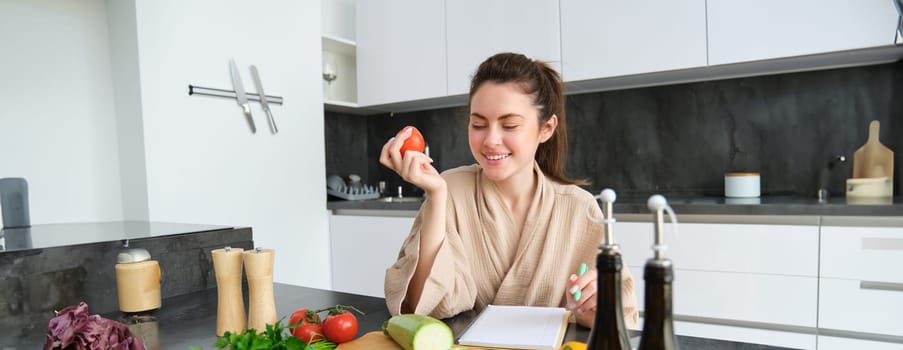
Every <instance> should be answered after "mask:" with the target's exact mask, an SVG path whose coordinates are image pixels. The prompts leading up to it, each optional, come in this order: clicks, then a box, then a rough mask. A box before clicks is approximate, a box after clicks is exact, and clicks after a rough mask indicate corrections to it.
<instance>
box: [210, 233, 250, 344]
mask: <svg viewBox="0 0 903 350" xmlns="http://www.w3.org/2000/svg"><path fill="white" fill-rule="evenodd" d="M242 252H244V249H241V248H231V247H225V248H223V249H215V250H213V251H211V252H210V254H211V255H212V256H213V271H214V273H215V274H216V335H217V336H220V337H221V336H223V334H225V333H226V332H232V333H241V332H244V331H245V302H244V299H243V297H242V292H241V260H242V259H241V255H242Z"/></svg>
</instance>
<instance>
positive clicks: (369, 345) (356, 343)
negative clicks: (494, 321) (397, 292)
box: [336, 331, 495, 350]
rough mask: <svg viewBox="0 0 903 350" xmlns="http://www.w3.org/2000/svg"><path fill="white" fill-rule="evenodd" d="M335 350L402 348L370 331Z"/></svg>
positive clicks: (470, 349) (469, 349)
mask: <svg viewBox="0 0 903 350" xmlns="http://www.w3.org/2000/svg"><path fill="white" fill-rule="evenodd" d="M459 347H460V348H461V349H467V350H492V349H495V348H482V347H478V346H467V347H465V346H459ZM336 350H404V349H403V348H402V347H401V346H398V344H397V343H395V341H393V340H392V338H389V337H388V336H386V335H385V334H383V332H377V331H374V332H370V333H367V334H364V335H362V336H361V337H360V338H357V339H355V340H352V341H350V342H347V343H344V344H339V346H338V347H337V348H336Z"/></svg>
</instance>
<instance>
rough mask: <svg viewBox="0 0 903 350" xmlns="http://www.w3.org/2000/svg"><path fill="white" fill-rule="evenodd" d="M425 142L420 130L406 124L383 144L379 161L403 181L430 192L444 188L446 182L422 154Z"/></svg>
mask: <svg viewBox="0 0 903 350" xmlns="http://www.w3.org/2000/svg"><path fill="white" fill-rule="evenodd" d="M425 144H426V143H425V141H424V140H423V135H421V134H420V131H418V130H417V128H415V127H413V126H407V127H405V128H404V129H401V131H399V132H398V134H396V135H395V137H393V138H391V139H389V142H386V144H385V145H383V149H382V152H380V154H379V162H380V163H381V164H382V165H384V166H386V167H387V168H389V169H392V170H393V171H395V172H396V173H398V175H400V176H401V178H402V179H404V180H405V181H407V182H410V183H412V184H414V185H415V186H417V187H420V188H422V189H423V190H424V191H426V193H427V194H431V193H435V192H436V191H440V190H445V188H446V184H445V179H443V178H442V177H441V176H439V171H437V170H436V168H434V167H433V166H432V163H433V160H432V159H430V157H427V156H426V154H423V151H424V146H425Z"/></svg>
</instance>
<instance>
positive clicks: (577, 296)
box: [574, 263, 586, 301]
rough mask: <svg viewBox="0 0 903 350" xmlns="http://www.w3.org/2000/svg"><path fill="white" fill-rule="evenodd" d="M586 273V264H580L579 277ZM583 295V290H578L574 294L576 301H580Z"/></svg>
mask: <svg viewBox="0 0 903 350" xmlns="http://www.w3.org/2000/svg"><path fill="white" fill-rule="evenodd" d="M585 273H586V263H580V273H579V274H578V275H577V276H583V274H585ZM581 295H583V290H580V289H578V290H577V291H576V292H574V301H580V296H581Z"/></svg>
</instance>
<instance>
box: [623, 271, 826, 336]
mask: <svg viewBox="0 0 903 350" xmlns="http://www.w3.org/2000/svg"><path fill="white" fill-rule="evenodd" d="M630 271H631V272H632V273H633V276H634V280H635V284H634V285H635V290H636V296H637V301H638V303H639V304H640V305H639V308H640V310H643V309H644V308H645V305H644V304H643V302H644V291H645V290H644V288H645V281H644V280H643V269H642V268H633V267H631V269H630ZM817 296H818V279H817V278H815V277H799V276H782V275H759V274H746V273H733V272H712V271H688V270H681V269H678V270H676V271H675V272H674V314H675V315H681V316H690V317H702V318H708V319H711V322H712V323H718V322H728V320H729V321H746V322H758V323H768V324H772V325H787V326H802V327H813V328H814V327H815V325H816V317H817V316H816V312H817V309H818V304H817V299H816V298H817Z"/></svg>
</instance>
